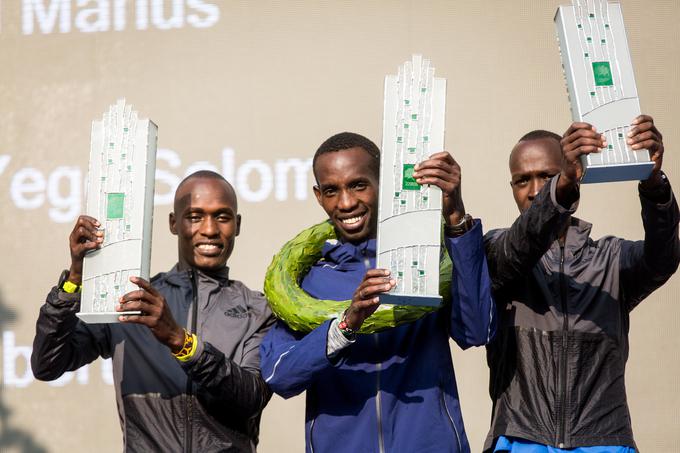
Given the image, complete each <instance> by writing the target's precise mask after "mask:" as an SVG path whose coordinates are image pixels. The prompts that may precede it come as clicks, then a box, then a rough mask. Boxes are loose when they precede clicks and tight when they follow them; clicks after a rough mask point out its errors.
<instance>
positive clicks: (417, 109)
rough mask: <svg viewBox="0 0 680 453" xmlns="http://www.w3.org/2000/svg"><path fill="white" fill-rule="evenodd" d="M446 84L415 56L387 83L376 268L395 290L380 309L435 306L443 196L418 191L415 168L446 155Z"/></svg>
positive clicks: (426, 188)
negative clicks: (391, 280)
mask: <svg viewBox="0 0 680 453" xmlns="http://www.w3.org/2000/svg"><path fill="white" fill-rule="evenodd" d="M445 110H446V80H445V79H441V78H435V77H434V67H432V66H431V64H430V61H429V60H426V59H423V58H422V56H420V55H414V56H413V57H412V60H411V61H407V62H406V63H404V64H403V65H402V66H401V67H400V68H399V73H398V75H388V76H387V77H385V107H384V117H383V141H382V154H381V158H380V199H379V207H378V241H377V242H378V243H377V267H378V268H383V269H389V270H390V271H391V272H392V276H393V278H394V279H395V280H396V281H397V286H396V287H395V288H393V289H392V291H390V292H389V293H384V294H381V295H380V303H381V304H396V305H425V306H439V305H441V303H442V298H441V296H440V295H439V256H440V251H441V250H440V249H441V225H442V220H441V208H442V193H441V190H440V189H439V188H438V187H430V186H420V185H419V184H418V183H417V182H416V181H415V179H414V178H413V167H414V166H415V164H416V163H418V162H421V161H423V160H425V159H427V158H428V157H429V156H430V155H431V154H434V153H435V152H439V151H441V150H442V149H444V118H445Z"/></svg>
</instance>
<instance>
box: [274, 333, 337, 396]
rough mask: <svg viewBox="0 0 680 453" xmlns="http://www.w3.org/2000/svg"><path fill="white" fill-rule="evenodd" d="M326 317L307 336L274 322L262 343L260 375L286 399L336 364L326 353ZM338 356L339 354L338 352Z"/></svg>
mask: <svg viewBox="0 0 680 453" xmlns="http://www.w3.org/2000/svg"><path fill="white" fill-rule="evenodd" d="M331 322H332V320H328V321H326V322H324V323H323V324H321V325H320V326H319V327H317V328H316V329H314V330H312V331H311V332H310V333H308V334H307V335H303V334H300V333H298V332H293V331H292V330H291V329H289V328H288V326H286V324H285V323H284V322H283V321H277V323H276V325H275V326H274V328H273V329H272V330H270V331H269V333H268V334H267V336H266V337H265V339H264V342H262V347H261V354H262V375H263V376H264V380H265V381H266V382H267V384H269V386H270V387H271V388H272V390H274V392H275V393H276V394H278V395H280V396H282V397H284V398H290V397H291V396H295V395H297V394H299V393H302V392H303V391H304V390H306V389H307V388H308V387H309V386H310V385H311V383H312V382H314V380H315V379H316V377H317V376H318V375H319V374H320V373H321V372H323V371H324V370H326V369H328V368H331V367H333V366H334V365H337V364H338V363H340V361H341V360H338V361H337V362H331V361H330V360H329V359H328V357H327V355H326V341H327V338H328V328H329V326H330V324H331ZM341 355H342V354H341Z"/></svg>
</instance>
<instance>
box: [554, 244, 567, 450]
mask: <svg viewBox="0 0 680 453" xmlns="http://www.w3.org/2000/svg"><path fill="white" fill-rule="evenodd" d="M560 300H561V303H562V316H564V319H563V321H562V357H561V361H560V403H561V404H560V414H559V422H560V426H559V433H558V439H557V444H558V447H559V448H564V441H565V436H566V424H567V420H566V419H567V360H568V352H567V346H568V344H567V342H568V337H569V311H568V310H569V304H568V300H567V282H566V279H565V277H564V244H561V245H560Z"/></svg>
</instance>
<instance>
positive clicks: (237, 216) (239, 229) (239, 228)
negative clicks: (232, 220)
mask: <svg viewBox="0 0 680 453" xmlns="http://www.w3.org/2000/svg"><path fill="white" fill-rule="evenodd" d="M239 234H241V214H237V215H236V234H235V236H238V235H239Z"/></svg>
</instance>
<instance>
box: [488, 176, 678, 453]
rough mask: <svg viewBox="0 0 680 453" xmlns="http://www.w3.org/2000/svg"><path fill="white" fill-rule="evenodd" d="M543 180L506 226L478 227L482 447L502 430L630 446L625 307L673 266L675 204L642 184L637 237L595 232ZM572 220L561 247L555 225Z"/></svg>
mask: <svg viewBox="0 0 680 453" xmlns="http://www.w3.org/2000/svg"><path fill="white" fill-rule="evenodd" d="M558 178H559V175H558V176H555V177H554V178H553V179H552V180H551V181H550V182H549V183H547V184H545V186H544V188H543V190H542V191H541V192H540V193H539V195H538V196H537V197H536V199H535V200H534V202H533V204H532V206H531V208H529V209H528V210H527V211H525V212H524V213H523V214H522V215H520V217H519V218H518V219H517V220H516V221H515V223H514V224H513V225H512V227H510V228H509V229H503V230H495V231H490V232H489V233H487V235H486V236H485V245H486V251H487V258H488V263H489V269H490V272H491V276H492V279H493V282H494V295H495V298H496V303H497V304H498V315H499V327H498V333H497V335H496V338H495V340H494V341H493V342H492V343H491V344H490V345H489V346H488V347H487V361H488V364H489V368H490V386H489V391H490V394H491V398H492V400H493V412H492V419H491V429H490V432H489V435H488V437H487V441H486V444H485V450H489V449H491V448H492V447H493V445H494V444H495V440H496V439H497V438H498V437H499V436H501V435H504V436H512V437H519V438H523V439H527V440H529V441H532V442H538V443H541V444H545V445H551V446H555V447H560V448H575V447H582V446H596V445H624V446H630V447H635V442H634V440H633V432H632V428H631V421H630V413H629V410H628V404H627V401H626V388H625V382H624V377H625V366H626V361H627V359H628V329H629V314H630V311H631V310H632V309H633V308H635V306H636V305H637V304H638V303H640V301H642V300H643V299H644V298H645V297H647V296H648V295H649V294H650V293H651V292H652V291H654V290H655V289H656V288H658V287H660V286H661V285H662V284H663V283H664V282H666V280H668V278H669V277H670V276H671V275H672V274H673V273H674V272H675V270H676V269H677V267H678V262H679V260H680V244H679V242H678V219H679V214H678V205H677V203H676V200H675V197H674V196H673V194H672V191H671V190H670V186H669V187H668V190H667V192H666V195H665V197H662V198H664V199H665V200H666V201H665V202H661V203H657V202H655V201H654V200H652V199H649V198H648V197H647V196H646V194H645V193H643V192H642V191H640V202H641V205H642V222H643V225H644V230H645V240H644V241H627V240H624V239H621V238H617V237H613V236H606V237H603V238H601V239H599V240H597V241H594V240H593V239H591V238H590V229H591V225H590V224H589V223H586V222H584V221H582V220H578V219H576V218H570V216H569V214H570V213H571V211H567V210H565V209H563V208H562V207H560V206H559V205H558V203H557V202H556V199H555V188H556V184H557V179H558ZM565 222H570V225H569V227H568V228H569V229H568V233H567V236H566V241H565V244H564V246H563V247H561V246H560V244H559V242H558V241H557V240H556V238H557V234H558V232H559V231H560V229H561V228H562V227H563V226H564V224H565Z"/></svg>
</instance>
